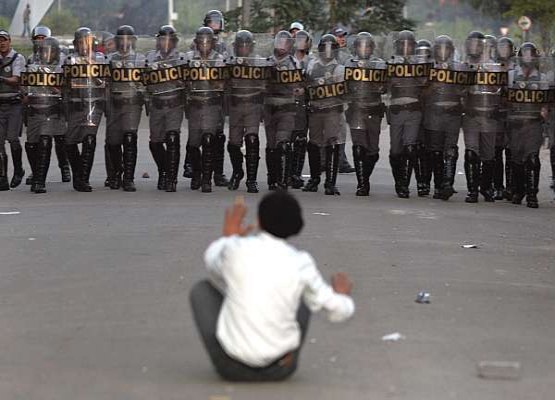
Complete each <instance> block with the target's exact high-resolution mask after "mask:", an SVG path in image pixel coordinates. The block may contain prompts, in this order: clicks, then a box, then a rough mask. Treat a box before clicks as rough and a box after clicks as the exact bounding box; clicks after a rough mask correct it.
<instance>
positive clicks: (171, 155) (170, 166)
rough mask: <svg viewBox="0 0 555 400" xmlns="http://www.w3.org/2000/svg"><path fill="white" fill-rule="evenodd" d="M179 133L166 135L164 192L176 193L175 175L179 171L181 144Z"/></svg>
mask: <svg viewBox="0 0 555 400" xmlns="http://www.w3.org/2000/svg"><path fill="white" fill-rule="evenodd" d="M179 139H180V137H179V132H174V131H172V132H168V133H167V134H166V168H165V170H166V173H167V179H166V192H175V191H177V174H178V171H179V157H180V156H181V142H180V140H179Z"/></svg>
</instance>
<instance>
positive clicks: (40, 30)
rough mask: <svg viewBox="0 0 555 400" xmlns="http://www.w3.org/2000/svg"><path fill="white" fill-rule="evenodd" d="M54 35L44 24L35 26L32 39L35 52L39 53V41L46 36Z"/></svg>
mask: <svg viewBox="0 0 555 400" xmlns="http://www.w3.org/2000/svg"><path fill="white" fill-rule="evenodd" d="M49 36H52V32H51V31H50V28H49V27H47V26H44V25H39V26H35V27H34V28H33V30H32V32H31V40H32V41H33V53H35V54H36V53H37V51H38V49H39V42H40V41H41V40H44V39H45V38H47V37H49Z"/></svg>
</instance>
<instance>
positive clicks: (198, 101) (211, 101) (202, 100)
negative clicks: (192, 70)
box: [189, 96, 223, 106]
mask: <svg viewBox="0 0 555 400" xmlns="http://www.w3.org/2000/svg"><path fill="white" fill-rule="evenodd" d="M193 104H194V105H198V106H223V97H222V96H217V97H189V106H190V105H193Z"/></svg>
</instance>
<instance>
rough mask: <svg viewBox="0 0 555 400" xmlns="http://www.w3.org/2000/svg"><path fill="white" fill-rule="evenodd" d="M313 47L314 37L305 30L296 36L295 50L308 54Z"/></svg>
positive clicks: (298, 32)
mask: <svg viewBox="0 0 555 400" xmlns="http://www.w3.org/2000/svg"><path fill="white" fill-rule="evenodd" d="M311 47H312V36H310V33H308V32H307V31H305V30H302V29H301V30H299V31H297V33H296V34H295V50H296V51H302V52H304V53H305V54H308V52H309V51H310V48H311Z"/></svg>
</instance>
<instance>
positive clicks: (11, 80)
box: [0, 30, 25, 190]
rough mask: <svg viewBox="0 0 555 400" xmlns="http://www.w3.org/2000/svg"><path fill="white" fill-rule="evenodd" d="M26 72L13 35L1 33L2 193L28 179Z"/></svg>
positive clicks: (0, 171) (0, 181)
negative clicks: (24, 155) (24, 148)
mask: <svg viewBox="0 0 555 400" xmlns="http://www.w3.org/2000/svg"><path fill="white" fill-rule="evenodd" d="M24 69H25V57H24V56H22V55H21V54H18V53H17V52H16V51H15V50H14V49H13V48H12V47H11V36H10V34H9V33H8V32H7V31H5V30H0V190H9V189H10V187H11V188H16V187H17V186H19V185H20V184H21V180H22V179H23V176H24V175H25V170H24V169H23V163H22V158H21V154H22V149H21V143H20V142H19V136H20V135H21V127H22V123H23V105H22V104H21V92H20V89H19V81H20V76H21V73H22V72H23V70H24ZM6 141H8V142H9V143H10V149H11V153H12V161H13V167H14V172H13V178H12V180H11V181H10V183H9V184H8V155H7V154H6V148H5V143H6Z"/></svg>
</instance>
